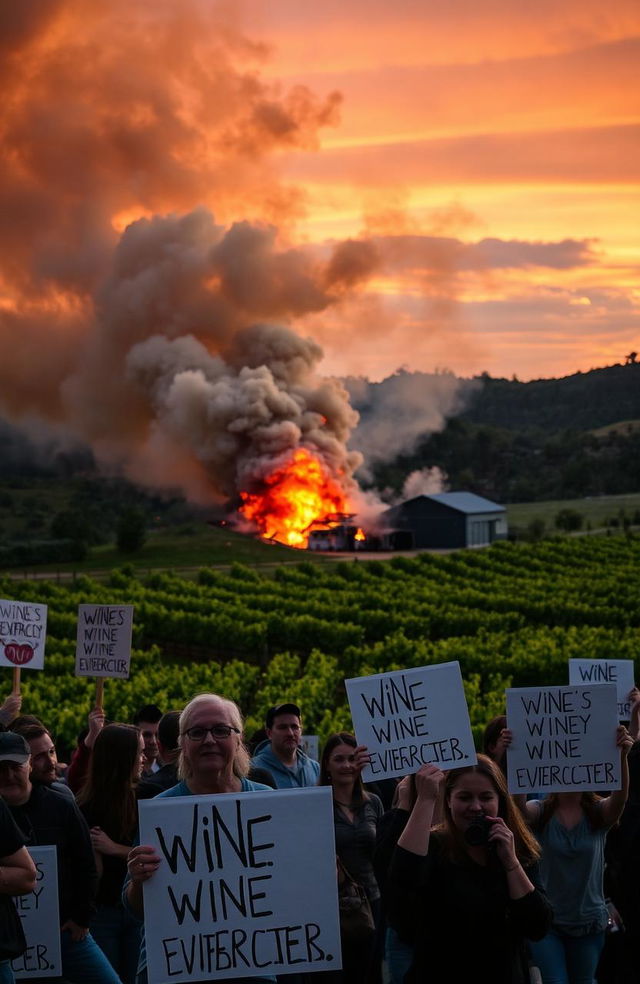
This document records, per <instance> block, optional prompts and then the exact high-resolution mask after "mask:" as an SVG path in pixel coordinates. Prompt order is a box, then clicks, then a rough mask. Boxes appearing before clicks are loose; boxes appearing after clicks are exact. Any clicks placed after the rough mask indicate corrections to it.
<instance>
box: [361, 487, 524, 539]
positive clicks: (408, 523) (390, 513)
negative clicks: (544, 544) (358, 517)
mask: <svg viewBox="0 0 640 984" xmlns="http://www.w3.org/2000/svg"><path fill="white" fill-rule="evenodd" d="M379 522H380V523H381V524H382V525H384V526H385V527H394V528H395V529H397V530H406V531H407V532H409V531H410V532H411V534H412V537H413V546H414V547H415V548H420V547H427V548H428V547H431V548H438V547H440V548H447V547H484V546H487V545H488V544H489V543H493V541H494V540H504V539H506V536H507V511H506V509H505V507H504V506H500V505H498V504H497V503H496V502H490V501H489V499H483V498H482V496H479V495H474V493H473V492H441V493H439V494H437V495H418V496H416V497H415V499H407V501H406V502H402V503H400V505H398V506H393V507H392V508H391V509H387V510H386V512H384V513H383V514H382V516H380V519H379Z"/></svg>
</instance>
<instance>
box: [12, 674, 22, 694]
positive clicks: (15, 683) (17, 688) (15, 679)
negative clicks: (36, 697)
mask: <svg viewBox="0 0 640 984" xmlns="http://www.w3.org/2000/svg"><path fill="white" fill-rule="evenodd" d="M13 693H14V695H15V696H16V697H19V696H20V667H19V666H14V668H13Z"/></svg>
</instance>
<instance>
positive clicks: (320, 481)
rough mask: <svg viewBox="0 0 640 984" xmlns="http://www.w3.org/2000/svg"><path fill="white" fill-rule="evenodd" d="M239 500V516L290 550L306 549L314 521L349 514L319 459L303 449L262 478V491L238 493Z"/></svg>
mask: <svg viewBox="0 0 640 984" xmlns="http://www.w3.org/2000/svg"><path fill="white" fill-rule="evenodd" d="M240 498H241V499H242V503H243V504H242V506H241V507H240V512H241V514H242V515H243V516H244V517H245V519H248V520H250V522H252V523H254V524H255V526H257V528H258V530H259V532H260V533H261V535H262V536H263V537H265V538H266V539H269V540H277V541H278V542H279V543H285V544H287V546H290V547H301V548H303V547H306V545H307V539H308V530H309V527H310V526H312V524H313V523H314V522H317V521H322V520H324V519H325V518H326V517H328V516H332V515H334V514H335V513H345V512H348V511H349V501H348V498H347V495H346V493H345V491H344V490H343V489H342V488H341V487H340V485H339V484H338V482H337V481H336V480H335V478H333V477H332V476H331V475H330V474H329V472H328V471H327V469H326V467H325V466H324V464H323V463H322V461H321V460H320V458H318V457H317V456H316V455H314V454H313V453H312V452H311V451H309V450H308V449H307V448H303V447H301V448H298V449H297V450H296V451H295V452H294V454H293V455H292V456H291V458H290V460H289V462H287V463H286V464H285V465H283V466H281V467H280V468H276V469H275V470H274V471H273V472H272V473H271V474H270V475H269V476H268V477H267V478H266V479H265V482H264V489H263V491H262V492H260V493H255V494H250V493H248V492H241V493H240Z"/></svg>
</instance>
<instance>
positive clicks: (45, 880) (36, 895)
mask: <svg viewBox="0 0 640 984" xmlns="http://www.w3.org/2000/svg"><path fill="white" fill-rule="evenodd" d="M28 851H29V854H30V855H31V857H32V858H33V861H34V864H35V866H36V869H37V874H36V887H35V889H34V890H33V892H29V893H28V894H27V895H18V896H16V897H15V898H14V900H13V901H14V903H15V906H16V909H17V910H18V914H19V916H20V918H21V919H22V928H23V930H24V935H25V937H26V940H27V949H26V950H25V952H24V953H23V954H22V956H21V957H16V958H15V960H12V961H11V967H12V969H13V973H14V975H15V977H16V979H17V980H19V981H21V980H28V979H29V978H30V977H60V975H61V974H62V959H61V956H60V914H59V911H58V863H57V860H56V849H55V847H53V846H49V847H30V848H28Z"/></svg>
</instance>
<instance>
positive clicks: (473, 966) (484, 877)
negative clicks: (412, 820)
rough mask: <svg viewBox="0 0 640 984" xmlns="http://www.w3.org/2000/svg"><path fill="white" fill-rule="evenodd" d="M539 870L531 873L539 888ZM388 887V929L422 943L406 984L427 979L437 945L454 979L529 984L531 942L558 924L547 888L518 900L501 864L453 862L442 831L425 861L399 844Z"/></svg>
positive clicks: (499, 983) (531, 870)
mask: <svg viewBox="0 0 640 984" xmlns="http://www.w3.org/2000/svg"><path fill="white" fill-rule="evenodd" d="M535 868H536V866H535V865H533V866H532V867H531V868H528V869H527V874H528V876H529V878H530V879H531V881H532V882H533V884H534V885H536V884H537V876H536V870H535ZM389 889H390V892H389V894H390V906H389V924H390V925H391V926H392V927H393V928H394V929H395V930H396V931H397V932H399V933H400V936H401V938H402V939H403V940H405V941H406V942H413V943H414V945H415V949H414V961H413V964H412V967H411V970H410V971H409V973H408V974H407V975H406V978H405V980H406V982H407V984H414V982H415V984H418V982H420V981H423V980H427V978H428V977H429V975H430V974H431V973H432V970H433V953H434V947H436V948H437V951H438V953H440V954H446V963H447V979H448V980H451V981H465V980H477V979H478V973H479V968H482V977H481V979H482V980H486V981H491V982H492V984H525V982H526V981H528V979H529V974H528V969H527V958H526V949H525V940H527V939H531V940H539V939H541V938H542V937H543V936H544V935H545V934H546V933H547V932H548V930H549V929H550V927H551V918H552V911H551V906H550V905H549V903H548V902H547V899H546V896H545V895H544V893H543V892H542V891H541V889H539V888H535V889H534V891H533V892H529V894H528V895H525V896H523V897H522V898H519V899H511V898H510V897H509V892H508V886H507V879H506V875H505V872H504V869H503V868H502V866H501V865H500V864H499V862H497V860H495V861H494V863H493V864H491V863H490V864H487V865H486V866H482V865H479V864H476V863H475V862H474V861H472V860H471V858H465V859H462V860H460V861H453V860H451V859H450V858H449V857H448V855H447V854H446V853H445V851H444V850H443V847H442V841H441V839H440V838H439V836H438V835H437V834H432V835H431V840H430V843H429V853H428V854H427V856H426V857H421V856H419V855H417V854H413V853H411V852H410V851H405V850H403V849H402V848H401V847H396V850H395V852H394V855H393V860H392V862H391V871H390V877H389ZM403 930H404V932H403ZM407 930H408V932H407ZM411 935H413V937H414V938H413V940H410V939H409V937H410V936H411Z"/></svg>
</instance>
